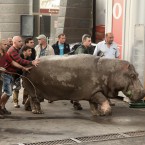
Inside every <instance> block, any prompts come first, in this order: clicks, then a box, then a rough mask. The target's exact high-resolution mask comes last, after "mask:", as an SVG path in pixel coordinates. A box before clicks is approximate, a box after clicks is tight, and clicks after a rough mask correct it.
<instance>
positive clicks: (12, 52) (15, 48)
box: [7, 36, 39, 108]
mask: <svg viewBox="0 0 145 145" xmlns="http://www.w3.org/2000/svg"><path fill="white" fill-rule="evenodd" d="M22 45H23V43H22V38H21V37H20V36H14V37H13V45H12V46H11V47H10V48H9V49H8V51H7V53H8V55H9V56H10V57H11V58H12V60H14V61H16V62H17V63H19V64H21V65H22V66H27V65H34V66H36V65H37V64H38V63H39V60H33V61H29V60H26V59H22V58H21V56H20V54H19V50H20V49H21V47H22ZM8 71H9V72H17V71H18V70H17V69H16V68H15V67H14V66H11V67H10V68H9V70H8ZM8 75H9V74H8ZM17 78H18V77H16V75H15V79H17ZM9 85H11V83H10V84H9ZM18 94H19V90H17V91H15V95H14V97H13V101H14V107H16V108H19V105H18Z"/></svg>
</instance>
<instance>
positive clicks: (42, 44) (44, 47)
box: [35, 34, 55, 59]
mask: <svg viewBox="0 0 145 145" xmlns="http://www.w3.org/2000/svg"><path fill="white" fill-rule="evenodd" d="M36 38H37V39H38V45H37V46H36V47H35V50H36V59H37V58H39V57H42V56H47V55H55V53H54V50H53V48H52V47H51V46H50V45H49V44H48V43H47V38H46V36H45V35H44V34H41V35H39V36H38V37H36Z"/></svg>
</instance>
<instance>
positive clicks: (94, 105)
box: [89, 101, 100, 116]
mask: <svg viewBox="0 0 145 145" xmlns="http://www.w3.org/2000/svg"><path fill="white" fill-rule="evenodd" d="M89 103H90V109H91V112H92V114H93V116H99V115H100V112H99V110H98V104H97V103H94V102H91V101H89Z"/></svg>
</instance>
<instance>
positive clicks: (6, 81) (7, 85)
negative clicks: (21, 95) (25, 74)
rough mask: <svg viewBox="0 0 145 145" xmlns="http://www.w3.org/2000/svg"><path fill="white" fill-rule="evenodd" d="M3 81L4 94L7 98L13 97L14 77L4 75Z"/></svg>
mask: <svg viewBox="0 0 145 145" xmlns="http://www.w3.org/2000/svg"><path fill="white" fill-rule="evenodd" d="M1 76H2V80H3V92H4V93H6V94H7V96H11V95H12V85H13V76H12V75H10V74H5V73H4V74H2V75H1Z"/></svg>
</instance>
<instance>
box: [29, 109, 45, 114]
mask: <svg viewBox="0 0 145 145" xmlns="http://www.w3.org/2000/svg"><path fill="white" fill-rule="evenodd" d="M32 113H33V114H44V112H43V111H42V110H35V109H33V110H32Z"/></svg>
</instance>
